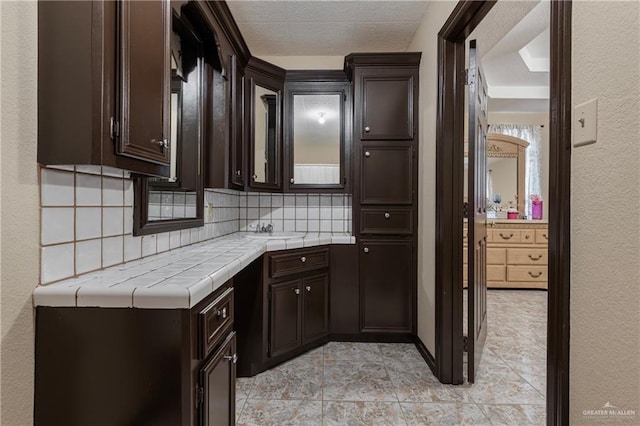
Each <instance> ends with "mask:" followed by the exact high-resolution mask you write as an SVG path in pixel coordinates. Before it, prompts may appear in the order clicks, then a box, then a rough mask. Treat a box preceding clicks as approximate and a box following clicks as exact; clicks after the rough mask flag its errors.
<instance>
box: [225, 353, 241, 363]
mask: <svg viewBox="0 0 640 426" xmlns="http://www.w3.org/2000/svg"><path fill="white" fill-rule="evenodd" d="M224 360H225V361H231V362H232V363H234V364H236V363H237V362H238V354H233V355H225V356H224Z"/></svg>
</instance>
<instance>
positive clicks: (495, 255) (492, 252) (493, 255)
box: [487, 247, 507, 265]
mask: <svg viewBox="0 0 640 426" xmlns="http://www.w3.org/2000/svg"><path fill="white" fill-rule="evenodd" d="M506 258H507V249H503V248H491V247H488V248H487V265H504V264H505V263H506Z"/></svg>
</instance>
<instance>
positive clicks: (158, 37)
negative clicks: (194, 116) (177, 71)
mask: <svg viewBox="0 0 640 426" xmlns="http://www.w3.org/2000/svg"><path fill="white" fill-rule="evenodd" d="M170 9H171V7H170V2H169V1H168V0H158V1H153V2H136V1H131V2H129V1H118V2H112V1H77V2H62V1H60V2H59V1H40V2H39V3H38V162H39V163H40V164H44V165H63V164H64V165H70V164H94V165H106V166H111V167H117V168H120V169H123V170H130V171H132V172H136V173H140V174H145V175H155V176H163V177H168V176H169V174H170V171H169V160H170V155H171V147H170V146H169V145H168V139H169V121H168V117H169V98H170V91H169V81H170V73H169V67H168V64H169V50H168V45H169V32H170V24H171V19H170V16H171V15H170Z"/></svg>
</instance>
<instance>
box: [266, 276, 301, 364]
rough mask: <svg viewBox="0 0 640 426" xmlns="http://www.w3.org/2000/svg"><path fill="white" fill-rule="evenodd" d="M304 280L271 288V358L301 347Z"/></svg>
mask: <svg viewBox="0 0 640 426" xmlns="http://www.w3.org/2000/svg"><path fill="white" fill-rule="evenodd" d="M301 287H302V280H295V281H287V282H283V283H278V284H271V285H270V286H269V297H270V299H271V300H270V306H269V343H270V350H269V356H272V357H273V356H278V355H280V354H282V353H285V352H287V351H289V350H291V349H294V348H296V347H298V346H300V343H301V341H302V323H301V319H302V312H301V311H302V309H301V307H302V304H301V302H300V299H301V297H302V294H301Z"/></svg>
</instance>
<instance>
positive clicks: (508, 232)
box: [493, 229, 521, 244]
mask: <svg viewBox="0 0 640 426" xmlns="http://www.w3.org/2000/svg"><path fill="white" fill-rule="evenodd" d="M520 240H521V231H519V230H517V229H494V230H493V242H494V243H497V244H499V243H508V244H513V243H520V242H521V241H520Z"/></svg>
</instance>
